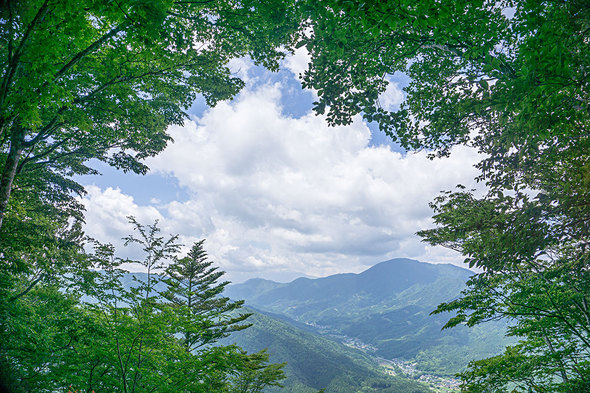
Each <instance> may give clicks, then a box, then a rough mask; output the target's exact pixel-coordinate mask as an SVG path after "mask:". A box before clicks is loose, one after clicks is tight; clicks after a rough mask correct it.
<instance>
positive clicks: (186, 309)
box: [163, 240, 251, 351]
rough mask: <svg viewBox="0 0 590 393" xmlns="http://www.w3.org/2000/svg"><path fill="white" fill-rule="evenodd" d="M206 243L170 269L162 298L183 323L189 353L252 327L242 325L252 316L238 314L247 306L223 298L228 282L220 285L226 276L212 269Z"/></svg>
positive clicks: (175, 262)
mask: <svg viewBox="0 0 590 393" xmlns="http://www.w3.org/2000/svg"><path fill="white" fill-rule="evenodd" d="M204 243H205V240H200V241H198V242H196V243H195V244H194V245H193V246H192V248H191V250H190V251H189V253H188V254H187V256H185V257H184V258H180V259H177V260H176V261H174V262H173V263H172V264H171V265H169V266H168V268H167V269H166V276H167V277H166V278H164V279H163V281H164V283H166V285H167V286H168V287H167V289H166V291H165V292H163V295H164V297H165V298H166V299H167V300H168V301H169V304H170V305H171V306H172V307H173V308H175V309H176V311H177V313H178V314H179V315H181V318H182V320H183V324H182V331H181V332H180V333H181V334H182V336H183V340H184V345H185V348H186V349H187V350H188V351H193V350H195V349H197V348H200V347H202V346H203V345H206V344H211V343H213V342H215V341H217V340H218V339H220V338H222V337H226V336H228V335H229V334H230V333H231V332H234V331H238V330H242V329H245V328H247V327H248V326H250V325H248V324H243V323H242V322H244V320H245V319H246V318H248V317H249V316H250V315H251V314H249V313H243V314H236V313H235V311H236V310H238V309H239V308H240V307H241V306H242V305H243V304H244V302H243V301H231V300H230V299H229V298H227V297H223V296H221V293H222V292H223V290H224V288H225V287H226V286H227V285H228V284H229V281H223V282H219V281H218V280H219V279H220V278H221V277H222V276H223V275H224V274H225V272H223V271H220V270H219V269H218V267H215V266H213V261H210V260H209V259H208V257H207V253H206V251H205V250H204V248H203V244H204Z"/></svg>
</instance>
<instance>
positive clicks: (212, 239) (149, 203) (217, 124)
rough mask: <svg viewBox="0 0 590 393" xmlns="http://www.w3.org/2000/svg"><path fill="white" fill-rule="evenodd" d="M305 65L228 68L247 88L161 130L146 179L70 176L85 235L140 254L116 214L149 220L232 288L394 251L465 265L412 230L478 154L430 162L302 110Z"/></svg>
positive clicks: (300, 60)
mask: <svg viewBox="0 0 590 393" xmlns="http://www.w3.org/2000/svg"><path fill="white" fill-rule="evenodd" d="M306 64H307V56H306V53H305V50H304V48H302V49H299V50H298V51H297V52H296V53H295V55H294V56H290V57H289V58H287V59H285V61H283V67H282V70H281V71H280V72H278V73H270V72H268V71H266V70H264V69H262V68H260V67H257V66H254V65H252V64H251V63H250V62H249V61H248V60H247V59H239V60H235V61H232V63H231V69H232V71H233V72H234V73H235V74H236V75H238V76H240V77H241V78H242V79H243V80H244V81H245V82H246V87H245V88H244V89H243V90H242V92H241V93H240V94H239V95H238V96H237V97H235V98H234V99H233V100H232V101H229V102H221V103H219V104H217V105H216V106H215V107H213V108H208V107H207V106H206V105H205V103H204V101H203V100H202V99H197V101H196V102H195V103H194V104H193V106H192V107H191V108H190V109H189V111H188V113H189V115H190V118H189V119H188V120H187V121H186V122H185V124H184V126H182V127H179V126H172V127H170V128H169V130H168V131H169V133H170V135H171V136H172V137H173V138H174V143H171V144H170V145H169V146H168V147H167V148H166V149H165V150H164V151H163V152H162V153H161V154H159V155H158V156H156V157H153V158H150V159H148V160H147V161H146V164H147V165H148V166H149V167H150V169H151V170H150V172H149V174H147V175H145V176H140V175H135V174H124V173H122V172H120V171H116V170H114V169H112V168H110V167H108V166H106V165H104V164H101V163H95V165H94V166H95V167H97V168H98V169H99V170H100V171H101V172H102V175H101V176H81V177H78V178H77V180H78V181H79V182H80V183H82V184H83V185H84V186H85V188H86V190H87V195H86V196H85V197H84V198H83V203H84V205H85V207H86V209H87V211H86V226H85V229H86V232H87V234H88V235H89V236H92V237H94V238H96V239H97V240H99V241H101V242H109V243H112V244H114V245H115V246H116V247H117V249H118V251H119V254H120V255H121V256H123V257H133V258H141V253H140V252H139V250H138V249H134V248H125V247H123V242H122V241H121V238H122V237H124V236H126V235H127V234H129V233H130V232H131V231H132V227H131V225H130V224H129V223H128V220H127V218H126V217H127V216H129V215H133V216H135V217H136V218H137V220H138V221H139V222H141V223H143V224H146V225H147V224H151V223H153V222H154V221H155V220H158V225H159V226H160V227H161V228H162V232H163V233H164V234H165V235H168V234H178V235H179V236H180V240H181V241H182V243H183V244H184V245H185V248H184V252H186V250H187V249H188V248H190V246H191V245H192V244H193V243H194V242H195V241H197V240H200V239H203V238H204V239H206V242H205V249H206V251H207V252H208V255H209V258H210V259H211V260H212V261H214V262H215V264H216V265H217V266H219V267H220V268H221V269H222V270H224V271H225V272H226V276H225V277H226V278H227V279H229V280H231V281H232V282H234V283H238V282H242V281H245V280H247V279H250V278H254V277H261V278H266V279H272V280H276V281H282V282H287V281H290V280H293V279H295V278H297V277H300V276H308V277H321V276H326V275H330V274H336V273H345V272H355V273H358V272H361V271H363V270H365V269H367V268H369V267H370V266H372V265H374V264H376V263H379V262H382V261H385V260H388V259H391V258H396V257H407V258H414V259H417V260H420V261H423V262H431V263H453V264H456V265H460V266H464V265H463V264H462V260H463V258H462V257H461V256H460V255H459V254H458V253H456V252H454V251H451V250H448V249H445V248H442V247H431V246H428V245H427V244H426V243H423V242H421V239H420V238H419V237H418V236H417V235H416V234H415V233H416V232H417V231H419V230H422V229H427V228H431V227H433V222H432V219H431V216H432V210H431V209H430V207H429V206H428V203H429V202H431V201H432V200H433V199H434V198H435V197H436V196H437V195H438V194H439V193H440V192H441V191H443V190H452V189H453V188H454V187H455V186H456V185H457V184H462V185H465V186H467V187H471V188H475V187H476V183H475V182H474V180H473V179H474V178H475V176H477V174H478V172H477V170H476V169H475V168H474V167H473V165H474V164H475V163H476V162H478V161H479V160H480V157H478V154H477V152H476V151H474V150H473V149H471V148H468V147H465V146H456V147H454V148H453V149H452V152H451V156H450V158H442V159H434V160H429V159H428V158H427V157H426V156H427V152H425V151H421V152H405V151H404V150H403V149H401V148H400V147H399V146H397V145H396V144H394V143H392V142H391V140H390V139H389V138H388V137H387V136H386V135H385V134H383V133H382V132H380V131H379V130H378V129H377V127H376V126H375V125H374V124H367V123H366V122H364V121H363V120H362V119H361V118H360V117H356V118H355V119H354V121H353V123H352V124H350V125H348V126H341V127H329V126H328V125H327V122H326V121H325V118H324V117H322V116H316V115H315V114H314V113H313V112H312V110H311V109H312V102H313V101H314V98H315V93H314V92H313V91H309V90H303V89H302V88H301V84H300V83H299V79H298V75H299V73H301V72H303V71H304V69H305V68H306ZM407 83H408V80H407V78H406V77H405V76H403V75H395V76H391V77H390V78H389V86H388V88H387V90H386V91H385V92H384V93H383V94H382V95H381V97H380V98H379V99H380V102H381V105H382V106H384V107H385V108H388V109H390V110H395V109H396V108H398V107H399V104H400V103H401V102H402V101H403V99H404V92H403V87H404V86H405V85H407Z"/></svg>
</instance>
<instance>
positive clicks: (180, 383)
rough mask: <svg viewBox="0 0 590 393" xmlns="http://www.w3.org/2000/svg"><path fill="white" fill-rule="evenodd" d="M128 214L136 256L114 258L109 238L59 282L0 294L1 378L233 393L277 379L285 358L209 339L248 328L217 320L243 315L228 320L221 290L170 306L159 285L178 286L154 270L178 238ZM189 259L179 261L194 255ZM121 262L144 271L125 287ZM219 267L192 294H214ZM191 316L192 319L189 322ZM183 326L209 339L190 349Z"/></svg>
mask: <svg viewBox="0 0 590 393" xmlns="http://www.w3.org/2000/svg"><path fill="white" fill-rule="evenodd" d="M130 220H131V222H132V224H133V225H134V229H135V232H136V233H137V234H134V235H130V236H128V237H127V238H126V242H127V243H128V244H129V243H138V244H140V246H141V247H142V249H143V252H144V258H143V259H142V260H141V261H130V260H127V259H121V258H118V257H117V256H116V254H115V249H114V247H113V246H112V245H104V244H100V243H98V242H93V246H94V252H93V253H92V254H87V256H86V259H87V265H86V266H90V267H92V269H88V268H87V267H84V268H80V269H78V270H75V271H73V270H70V271H69V272H68V274H66V275H62V276H61V279H60V280H56V283H59V284H60V285H59V286H58V285H55V286H49V285H48V284H47V282H46V281H44V282H40V283H37V285H35V286H32V287H30V288H29V289H28V290H27V291H26V292H22V291H20V292H17V289H13V291H14V292H16V293H18V294H19V296H18V297H17V296H13V297H11V298H3V299H2V303H1V305H2V308H1V310H0V311H2V316H3V318H2V325H1V326H2V330H1V332H0V334H1V336H0V338H1V339H2V345H1V346H0V361H1V364H2V366H3V367H2V370H3V374H2V375H1V377H2V380H3V381H6V384H7V385H8V386H9V387H10V388H11V389H12V391H14V392H55V391H66V390H67V389H70V390H74V389H75V390H78V391H87V392H91V391H96V392H100V391H121V392H128V393H133V392H134V393H140V392H152V391H158V392H187V393H188V392H210V391H216V392H228V393H229V392H260V391H261V389H263V388H264V387H266V386H279V381H280V380H281V379H283V378H284V374H283V371H282V368H283V366H284V365H283V364H269V363H268V354H266V353H264V352H259V353H254V354H248V353H246V352H245V351H244V350H242V349H241V348H239V347H237V346H235V345H225V346H222V345H215V346H212V345H205V344H212V343H214V342H215V341H216V339H217V338H219V337H223V336H225V335H227V334H229V333H230V332H231V331H233V330H240V329H243V328H245V327H247V325H240V326H238V327H235V329H233V328H234V325H231V326H228V327H219V326H221V325H222V324H220V321H232V320H235V319H238V320H239V321H243V320H244V319H245V316H247V315H248V314H245V316H240V317H238V318H232V317H230V316H229V315H228V312H229V311H234V310H236V309H238V308H239V305H240V304H241V303H239V302H237V303H232V302H228V300H227V299H226V298H222V297H219V299H221V300H220V301H219V302H215V301H214V299H213V298H210V299H208V301H207V302H206V303H204V304H203V305H201V308H200V313H199V314H193V315H191V314H190V313H187V312H185V311H186V310H185V309H183V308H182V307H179V306H178V305H171V303H170V300H169V299H168V298H166V297H164V296H162V295H161V293H160V292H163V293H166V294H170V293H174V289H173V287H171V286H169V285H168V284H167V283H166V281H163V280H161V278H160V277H159V275H158V273H162V272H163V270H162V268H163V264H164V262H165V261H167V260H169V259H174V260H176V257H177V254H178V250H179V247H180V245H179V244H178V243H177V241H176V239H177V237H176V236H171V237H168V238H167V237H164V236H161V235H160V229H159V228H158V226H157V225H156V224H153V225H148V226H143V225H141V224H139V223H138V222H137V221H135V219H133V218H132V217H131V218H130ZM198 244H199V246H198V247H200V246H201V245H202V242H200V243H198ZM194 250H195V248H193V251H194ZM201 251H202V250H201ZM193 254H194V253H193ZM187 258H188V259H187ZM187 258H182V259H180V260H177V263H179V262H180V261H183V260H184V261H185V262H187V261H188V260H191V258H190V257H187ZM123 263H125V264H129V263H135V264H139V265H140V266H143V267H144V268H145V269H146V270H147V273H145V274H144V275H141V276H134V280H133V282H132V283H131V284H132V285H130V286H126V285H124V275H125V271H124V270H123V269H122V268H121V265H122V264H123ZM207 263H208V264H209V265H210V263H209V262H207ZM172 266H176V267H178V265H172ZM211 269H212V270H213V271H215V268H211ZM177 271H178V270H177ZM222 274H223V272H218V273H217V274H215V277H213V278H212V279H211V278H210V277H209V278H208V279H206V280H204V282H203V281H202V282H201V285H200V287H199V290H200V291H201V292H199V291H196V292H194V293H192V294H189V295H191V296H194V295H195V294H198V295H201V294H203V293H206V292H207V291H208V290H209V289H213V291H214V292H215V296H217V295H220V294H221V291H222V290H223V287H224V286H225V285H224V284H221V286H218V285H217V279H218V278H219V277H220V276H221V275H222ZM201 278H203V277H201ZM22 285H25V284H22ZM18 287H19V286H18V285H15V288H18ZM160 288H163V290H162V291H160V290H159V289H160ZM176 289H178V288H176ZM80 296H82V297H83V299H86V301H81V300H80ZM228 306H229V308H228ZM187 315H189V316H190V318H187ZM207 321H212V322H209V323H207ZM194 322H198V323H197V324H196V325H195V326H190V324H191V323H194ZM189 327H190V330H189V331H190V334H191V335H192V336H193V337H201V338H205V339H206V341H204V340H205V339H203V340H201V342H200V343H199V345H198V346H197V345H192V344H194V342H195V340H193V341H191V345H190V346H187V341H190V340H187V339H186V337H187V329H188V328H189ZM216 329H217V330H216ZM232 329H233V330H232ZM212 333H213V334H212Z"/></svg>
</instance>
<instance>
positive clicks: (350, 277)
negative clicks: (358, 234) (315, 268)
mask: <svg viewBox="0 0 590 393" xmlns="http://www.w3.org/2000/svg"><path fill="white" fill-rule="evenodd" d="M471 274H472V272H470V271H469V270H467V269H463V268H460V267H457V266H453V265H434V264H429V263H423V262H418V261H415V260H410V259H392V260H389V261H386V262H382V263H379V264H377V265H375V266H373V267H371V268H370V269H368V270H366V271H364V272H362V273H360V274H352V273H349V274H337V275H333V276H328V277H324V278H318V279H308V278H299V279H296V280H294V281H292V282H290V283H286V284H284V283H276V282H273V281H268V280H261V279H254V280H249V281H247V282H245V283H242V284H237V285H231V286H229V287H228V288H227V291H226V294H227V295H228V296H230V297H232V298H235V299H245V300H246V304H247V305H250V306H252V307H255V308H257V309H260V310H264V311H269V312H273V313H277V314H281V315H285V316H288V317H289V318H292V319H293V320H295V321H298V322H299V323H303V324H307V325H308V326H309V327H310V328H312V329H314V330H315V331H316V332H319V333H322V334H327V335H331V336H333V337H336V338H338V339H340V340H343V341H348V342H353V343H355V345H357V346H359V347H362V348H364V349H365V350H368V351H369V352H371V353H373V354H375V355H377V356H381V357H384V358H387V359H404V360H416V361H417V362H418V366H419V368H420V369H422V370H424V371H427V372H431V373H434V374H438V375H452V374H454V373H455V372H457V371H459V370H461V369H462V368H463V367H464V366H465V365H466V364H467V362H468V361H469V360H471V359H475V358H481V357H485V356H490V355H493V354H495V353H497V352H499V351H501V349H502V348H503V346H504V345H505V343H506V341H505V339H504V338H503V335H504V326H503V325H500V324H491V323H490V324H488V325H484V326H479V327H476V328H472V329H467V328H466V327H457V328H455V329H451V330H444V331H441V328H442V327H443V326H444V324H445V323H446V321H447V320H448V318H450V315H436V316H432V315H430V312H431V311H432V310H434V309H435V308H436V306H437V305H438V304H439V303H441V302H443V301H448V300H451V299H453V298H455V297H457V296H458V295H459V293H460V292H461V290H462V289H463V288H464V287H465V282H466V281H467V279H468V278H469V276H470V275H471Z"/></svg>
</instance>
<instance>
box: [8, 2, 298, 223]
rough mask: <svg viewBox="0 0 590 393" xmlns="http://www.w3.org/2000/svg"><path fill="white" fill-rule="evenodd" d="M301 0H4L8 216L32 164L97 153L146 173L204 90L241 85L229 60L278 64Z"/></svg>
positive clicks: (57, 166)
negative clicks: (170, 129) (171, 131)
mask: <svg viewBox="0 0 590 393" xmlns="http://www.w3.org/2000/svg"><path fill="white" fill-rule="evenodd" d="M293 10H294V8H293V7H291V4H290V3H289V2H276V1H249V0H246V1H195V2H192V1H167V0H164V1H148V2H143V1H136V0H128V1H127V0H123V1H117V2H107V3H105V2H103V1H94V0H88V1H86V0H82V1H61V0H60V1H54V0H26V1H18V2H15V1H4V2H2V7H1V8H0V43H1V46H0V48H1V51H2V53H1V56H0V146H1V147H2V156H3V157H2V161H3V169H2V173H1V176H0V225H1V223H2V221H1V220H2V218H3V216H4V214H5V211H6V209H7V208H8V202H9V197H10V192H11V191H12V189H13V188H14V186H13V182H14V181H15V177H16V178H17V183H18V176H19V175H20V174H21V173H23V172H27V171H34V170H36V169H37V168H44V170H46V171H50V172H51V173H52V174H53V176H58V177H60V179H63V177H64V176H65V177H67V176H70V175H72V174H84V173H93V172H94V171H93V170H92V169H91V168H90V167H88V166H87V161H88V160H89V159H91V158H96V159H99V160H102V161H105V162H107V163H108V164H110V165H113V166H115V167H117V168H120V169H122V170H125V171H134V172H138V173H145V171H146V170H147V168H146V166H145V165H144V164H142V163H141V160H142V159H144V158H146V157H148V156H153V155H155V154H157V153H158V152H160V151H162V149H163V148H164V147H165V146H166V144H167V143H168V142H169V141H170V137H169V136H168V135H167V134H166V128H167V127H168V126H169V125H171V124H181V123H182V122H183V119H184V117H185V116H186V114H185V112H184V110H185V109H186V108H188V107H190V106H191V104H192V103H193V101H194V100H195V98H196V97H197V95H202V96H203V97H204V98H205V100H206V102H207V104H209V105H214V104H215V103H216V102H218V101H219V100H224V99H228V98H230V97H232V96H233V95H235V94H236V93H237V92H238V91H239V90H240V88H241V87H242V85H243V82H242V81H241V80H240V79H239V78H237V77H235V76H233V75H232V74H231V72H230V70H229V68H228V67H227V63H228V61H229V60H230V59H232V58H237V57H242V56H246V55H248V56H250V57H251V58H252V59H253V61H254V62H255V63H258V64H263V65H265V66H266V67H268V68H270V69H277V67H278V60H279V59H281V58H282V57H283V56H284V51H282V50H281V48H280V46H281V45H282V44H287V43H289V41H290V37H291V34H292V33H293V31H294V29H295V28H296V27H297V21H296V20H295V19H294V18H293V15H294V13H293ZM45 180H46V181H47V182H50V181H51V180H52V179H50V178H48V177H46V178H45ZM60 182H61V183H63V180H61V181H60ZM68 191H74V192H80V191H81V190H80V189H79V188H78V187H76V186H75V185H72V186H71V187H70V188H69V190H68ZM66 195H68V192H66Z"/></svg>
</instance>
